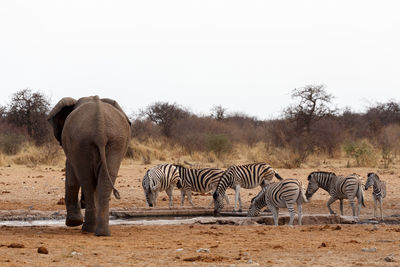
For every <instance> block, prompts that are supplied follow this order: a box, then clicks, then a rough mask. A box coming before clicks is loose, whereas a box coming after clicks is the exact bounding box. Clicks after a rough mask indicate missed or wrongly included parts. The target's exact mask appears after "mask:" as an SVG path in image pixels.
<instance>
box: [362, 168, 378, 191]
mask: <svg viewBox="0 0 400 267" xmlns="http://www.w3.org/2000/svg"><path fill="white" fill-rule="evenodd" d="M375 180H379V176H378V175H376V174H375V173H372V172H370V173H368V178H367V182H366V183H365V190H368V188H369V187H370V186H373V185H374V182H375Z"/></svg>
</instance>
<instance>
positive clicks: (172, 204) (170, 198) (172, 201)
mask: <svg viewBox="0 0 400 267" xmlns="http://www.w3.org/2000/svg"><path fill="white" fill-rule="evenodd" d="M173 189H174V187H173V186H170V187H168V188H167V190H165V192H167V195H168V198H169V205H168V206H169V208H172V207H173V206H174V199H173V197H172V190H173Z"/></svg>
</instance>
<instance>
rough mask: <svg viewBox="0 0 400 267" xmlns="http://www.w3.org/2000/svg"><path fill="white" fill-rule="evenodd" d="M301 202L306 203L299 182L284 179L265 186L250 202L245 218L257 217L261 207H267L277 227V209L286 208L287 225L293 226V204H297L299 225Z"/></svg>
mask: <svg viewBox="0 0 400 267" xmlns="http://www.w3.org/2000/svg"><path fill="white" fill-rule="evenodd" d="M303 202H307V200H306V198H305V196H304V192H303V189H302V184H301V182H300V181H299V180H297V179H285V180H282V181H281V182H277V183H271V184H268V185H266V186H265V187H264V188H263V189H262V190H261V191H260V192H259V193H258V194H257V196H255V197H254V198H253V199H252V200H251V205H250V208H249V210H248V213H247V216H257V215H258V214H259V213H260V210H261V209H262V208H263V207H265V206H268V208H269V209H270V210H271V211H272V213H273V215H274V224H275V225H278V216H279V208H288V210H289V213H290V221H289V225H293V220H294V215H295V212H294V204H296V203H297V207H298V218H299V224H300V225H301V218H302V213H301V212H302V211H301V210H302V209H301V205H302V203H303Z"/></svg>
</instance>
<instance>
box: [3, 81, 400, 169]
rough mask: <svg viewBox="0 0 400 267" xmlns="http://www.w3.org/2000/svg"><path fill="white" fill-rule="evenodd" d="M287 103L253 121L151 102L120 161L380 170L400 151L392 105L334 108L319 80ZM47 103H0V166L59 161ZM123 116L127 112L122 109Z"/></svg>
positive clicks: (28, 96)
mask: <svg viewBox="0 0 400 267" xmlns="http://www.w3.org/2000/svg"><path fill="white" fill-rule="evenodd" d="M292 98H293V104H292V105H290V106H288V107H286V108H284V109H283V111H282V114H281V116H280V117H279V118H277V119H272V120H259V119H258V118H255V117H251V116H248V115H246V114H242V113H230V112H228V111H227V110H226V109H225V108H223V107H222V106H215V107H214V108H212V110H211V111H210V114H209V115H198V114H193V113H192V112H190V111H189V110H188V109H187V108H186V107H185V106H181V105H178V104H176V103H166V102H155V103H154V104H152V105H150V106H148V107H147V108H145V109H144V110H140V111H139V112H138V115H134V116H131V119H132V140H131V145H130V148H129V150H128V153H127V155H126V158H127V160H134V161H139V162H142V163H144V164H152V163H157V162H159V161H169V162H184V161H190V162H195V163H198V164H203V165H207V164H213V165H219V166H221V167H223V166H227V165H229V164H232V163H239V162H240V163H244V162H255V161H264V162H268V163H269V164H271V165H273V166H274V167H282V168H297V167H300V166H301V165H302V164H313V165H315V166H313V167H317V166H318V164H319V163H321V162H323V161H324V160H325V159H328V158H347V159H348V160H347V166H348V167H354V166H366V167H382V168H388V167H390V166H391V164H393V163H394V162H395V161H396V160H398V155H399V152H400V103H399V102H396V101H394V100H389V101H388V102H385V103H375V104H373V105H371V106H369V107H367V108H366V110H365V111H364V112H360V113H358V112H354V111H352V109H351V108H346V109H344V110H338V109H335V108H334V104H335V103H334V97H333V96H332V95H330V94H329V93H328V92H327V90H326V87H325V86H324V85H307V86H304V87H301V88H297V89H294V90H293V91H292ZM49 103H50V101H49V100H48V98H47V97H46V96H45V95H43V94H42V93H40V92H33V91H32V90H30V89H24V90H21V91H18V92H16V93H15V94H14V95H13V96H12V98H11V99H10V102H9V104H8V105H6V106H3V107H1V106H0V166H4V165H9V164H25V165H36V164H49V165H56V164H62V163H63V160H64V156H63V152H62V150H61V147H60V146H59V145H58V143H57V142H56V141H55V139H54V138H53V134H52V131H51V128H50V125H49V124H48V123H47V121H46V117H47V114H48V112H49V111H50V109H51V107H50V104H49ZM128 115H129V114H128Z"/></svg>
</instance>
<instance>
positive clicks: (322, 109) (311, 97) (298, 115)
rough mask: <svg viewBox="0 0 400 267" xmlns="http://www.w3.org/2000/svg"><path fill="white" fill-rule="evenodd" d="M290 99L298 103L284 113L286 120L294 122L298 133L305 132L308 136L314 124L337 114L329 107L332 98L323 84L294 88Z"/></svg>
mask: <svg viewBox="0 0 400 267" xmlns="http://www.w3.org/2000/svg"><path fill="white" fill-rule="evenodd" d="M292 98H294V99H297V100H298V102H297V103H296V104H295V105H292V106H290V107H288V108H287V109H286V110H285V111H284V113H285V115H286V118H288V119H290V120H293V121H295V122H296V124H297V129H298V130H299V131H300V132H302V131H304V130H305V131H306V133H307V134H309V133H310V131H311V126H312V125H313V124H314V123H315V122H317V121H318V120H320V119H321V118H324V117H326V116H329V115H334V114H335V113H336V112H337V111H336V109H334V108H331V107H330V104H331V101H332V99H333V96H332V95H331V94H328V93H327V92H326V86H325V85H323V84H320V85H306V86H304V87H301V88H295V89H294V90H293V91H292Z"/></svg>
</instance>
